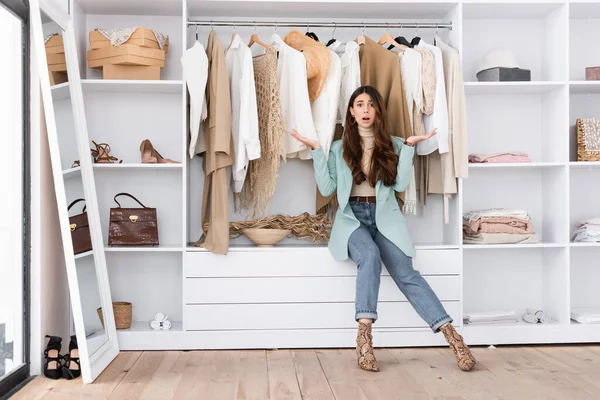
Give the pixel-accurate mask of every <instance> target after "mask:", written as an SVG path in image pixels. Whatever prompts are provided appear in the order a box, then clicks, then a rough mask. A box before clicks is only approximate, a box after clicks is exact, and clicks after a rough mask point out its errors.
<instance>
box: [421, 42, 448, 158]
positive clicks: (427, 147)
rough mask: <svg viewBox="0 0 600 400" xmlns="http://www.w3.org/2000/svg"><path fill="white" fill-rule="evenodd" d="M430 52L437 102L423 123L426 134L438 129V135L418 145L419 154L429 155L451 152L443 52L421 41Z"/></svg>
mask: <svg viewBox="0 0 600 400" xmlns="http://www.w3.org/2000/svg"><path fill="white" fill-rule="evenodd" d="M418 46H419V47H423V48H425V49H427V50H429V51H430V52H431V53H432V54H433V58H434V60H435V81H436V85H435V100H434V102H433V113H431V115H425V116H424V117H423V122H424V124H425V132H426V133H429V132H430V131H431V130H432V129H433V128H437V134H436V135H435V136H434V137H432V138H429V139H427V140H425V141H422V142H420V143H417V149H416V150H417V154H419V155H427V154H431V153H433V152H434V151H435V150H438V149H439V151H440V154H443V153H447V152H448V151H450V145H449V141H448V140H449V139H448V102H447V100H446V84H445V80H444V63H443V60H442V51H441V50H440V49H439V48H438V47H435V46H432V45H430V44H427V43H425V42H424V41H423V40H421V41H420V42H419V44H418Z"/></svg>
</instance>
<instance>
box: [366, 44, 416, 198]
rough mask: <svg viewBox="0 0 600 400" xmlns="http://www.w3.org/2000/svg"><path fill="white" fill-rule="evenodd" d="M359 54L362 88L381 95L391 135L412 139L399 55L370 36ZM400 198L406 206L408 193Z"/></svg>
mask: <svg viewBox="0 0 600 400" xmlns="http://www.w3.org/2000/svg"><path fill="white" fill-rule="evenodd" d="M359 54H360V81H361V84H362V85H370V86H373V87H374V88H375V89H377V91H378V92H379V93H380V94H381V97H382V100H383V104H384V106H385V108H386V111H387V116H388V121H387V122H388V127H389V129H390V133H391V134H392V135H393V136H399V137H402V138H404V139H406V138H408V137H410V136H412V134H413V131H412V126H411V124H410V116H409V114H408V105H407V103H406V96H405V94H404V85H403V84H402V73H401V72H400V68H399V67H398V55H397V54H395V53H393V52H391V51H389V50H386V49H384V48H383V47H382V46H381V45H379V44H377V42H375V41H373V40H372V39H370V38H369V37H367V36H365V42H364V44H361V45H360V51H359ZM396 198H397V199H398V200H400V201H401V202H402V203H404V202H405V201H406V196H405V193H404V192H401V193H399V192H396Z"/></svg>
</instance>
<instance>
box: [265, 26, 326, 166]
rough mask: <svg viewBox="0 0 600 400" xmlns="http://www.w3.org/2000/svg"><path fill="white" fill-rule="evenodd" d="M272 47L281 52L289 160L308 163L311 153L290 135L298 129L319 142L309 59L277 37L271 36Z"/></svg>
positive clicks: (279, 64) (279, 62) (279, 71)
mask: <svg viewBox="0 0 600 400" xmlns="http://www.w3.org/2000/svg"><path fill="white" fill-rule="evenodd" d="M270 42H271V46H273V48H275V49H276V50H278V51H279V59H278V60H277V75H278V78H279V97H280V99H281V110H282V112H283V120H284V125H285V134H284V135H283V138H282V144H283V148H284V149H285V154H286V155H287V157H288V158H295V157H298V158H301V159H303V160H308V159H310V158H312V157H311V154H310V149H308V148H307V147H306V146H305V145H304V144H302V143H300V142H299V141H298V140H296V139H294V138H293V137H292V136H291V134H292V130H293V129H295V130H297V131H298V133H300V134H301V135H302V136H305V137H307V138H309V139H312V140H318V139H319V138H318V137H317V132H316V131H315V127H314V125H313V118H312V111H311V107H310V100H309V97H308V79H307V77H306V59H305V58H304V55H303V54H302V53H301V52H299V51H298V50H296V49H294V48H293V47H290V46H288V45H287V44H286V43H285V42H284V41H283V39H282V38H281V37H280V36H279V35H278V34H276V33H274V34H273V35H272V36H271V40H270Z"/></svg>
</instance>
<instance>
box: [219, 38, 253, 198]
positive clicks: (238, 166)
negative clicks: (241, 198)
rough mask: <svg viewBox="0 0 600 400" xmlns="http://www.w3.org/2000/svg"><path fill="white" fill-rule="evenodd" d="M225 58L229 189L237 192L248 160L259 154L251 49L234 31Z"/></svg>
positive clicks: (244, 176) (239, 190)
mask: <svg viewBox="0 0 600 400" xmlns="http://www.w3.org/2000/svg"><path fill="white" fill-rule="evenodd" d="M225 62H226V64H227V72H228V74H229V88H230V91H231V134H232V136H233V146H234V147H233V149H234V150H233V152H234V156H235V159H234V161H233V167H232V170H231V176H232V178H233V191H234V192H235V193H239V192H241V191H242V187H243V186H244V181H245V180H246V170H247V168H248V163H249V161H250V160H256V159H257V158H260V139H259V137H258V110H257V106H256V88H255V86H254V67H253V65H252V52H251V51H250V49H249V48H248V46H246V44H245V43H243V42H242V39H241V38H240V36H239V35H238V34H234V37H233V38H232V40H231V44H230V45H229V48H228V49H227V51H226V52H225Z"/></svg>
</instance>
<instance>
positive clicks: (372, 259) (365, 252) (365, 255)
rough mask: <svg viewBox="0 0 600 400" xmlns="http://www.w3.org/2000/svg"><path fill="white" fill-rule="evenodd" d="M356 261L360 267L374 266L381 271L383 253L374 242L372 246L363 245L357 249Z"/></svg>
mask: <svg viewBox="0 0 600 400" xmlns="http://www.w3.org/2000/svg"><path fill="white" fill-rule="evenodd" d="M356 253H357V257H356V260H355V261H356V263H357V264H358V266H359V268H373V269H375V270H378V271H381V253H380V252H379V249H378V248H377V246H375V245H374V244H373V245H372V246H361V248H358V249H356Z"/></svg>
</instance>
